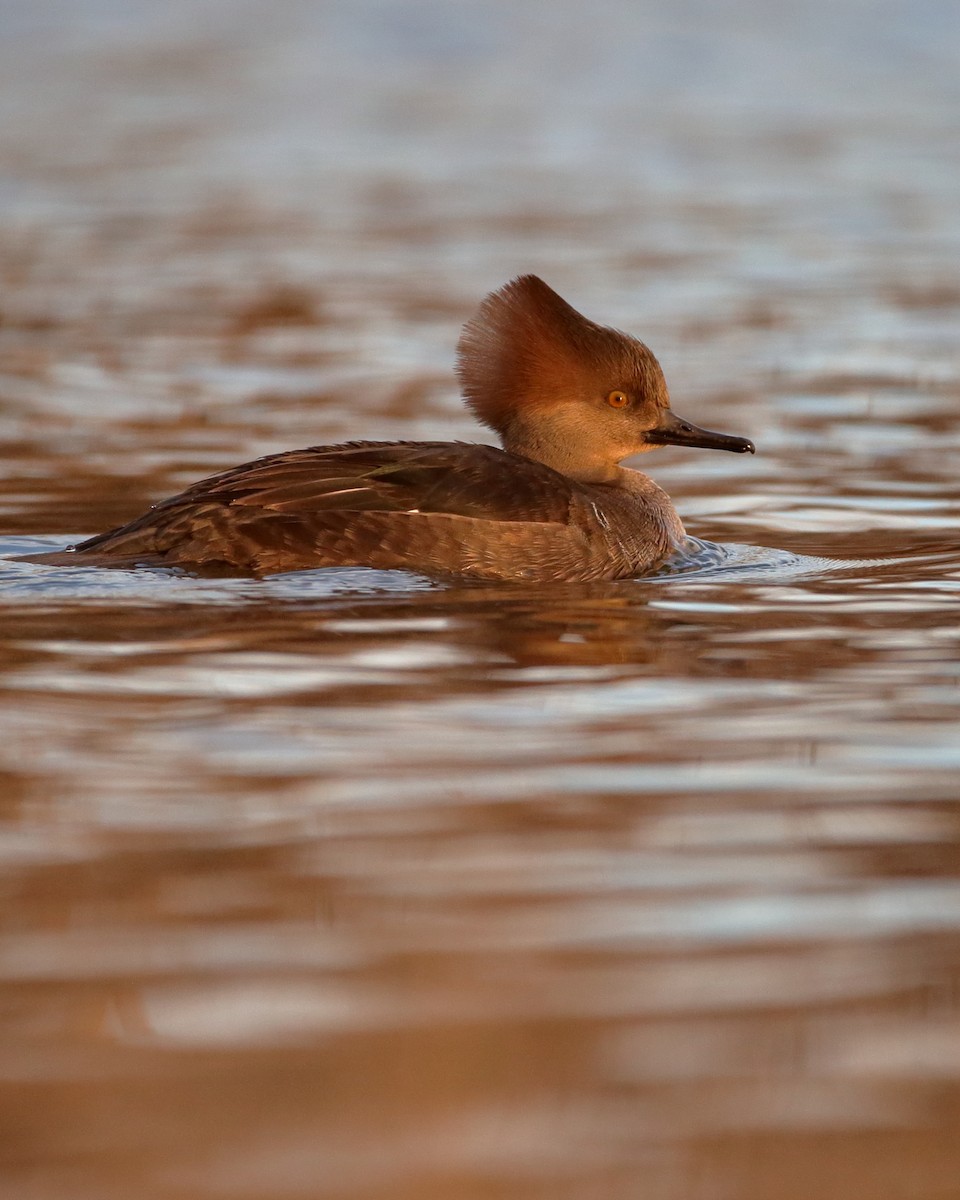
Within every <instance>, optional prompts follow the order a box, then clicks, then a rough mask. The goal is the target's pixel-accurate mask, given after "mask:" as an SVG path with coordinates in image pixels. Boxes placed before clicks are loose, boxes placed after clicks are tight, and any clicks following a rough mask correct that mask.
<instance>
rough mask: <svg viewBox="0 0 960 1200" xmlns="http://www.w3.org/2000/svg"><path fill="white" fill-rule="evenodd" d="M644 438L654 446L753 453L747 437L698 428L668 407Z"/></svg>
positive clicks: (752, 447) (752, 446)
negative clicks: (690, 447)
mask: <svg viewBox="0 0 960 1200" xmlns="http://www.w3.org/2000/svg"><path fill="white" fill-rule="evenodd" d="M646 438H647V441H648V442H650V443H651V444H652V445H654V446H694V447H696V448H697V449H700V450H730V451H732V452H733V453H734V454H747V453H749V454H753V453H755V447H754V444H753V442H751V441H750V439H749V438H742V437H734V435H733V434H732V433H713V432H712V431H711V430H709V429H700V428H699V427H698V426H696V425H691V424H690V422H689V421H684V420H683V419H682V418H680V417H678V416H677V414H676V413H674V412H671V411H670V409H669V408H665V409H663V410H662V412H661V413H660V421H659V423H658V424H657V426H656V427H655V428H654V429H650V430H648V431H647V435H646Z"/></svg>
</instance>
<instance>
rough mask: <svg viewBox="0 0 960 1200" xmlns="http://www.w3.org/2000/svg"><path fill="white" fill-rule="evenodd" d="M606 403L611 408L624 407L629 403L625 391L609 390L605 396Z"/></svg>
mask: <svg viewBox="0 0 960 1200" xmlns="http://www.w3.org/2000/svg"><path fill="white" fill-rule="evenodd" d="M607 403H608V404H609V405H610V407H611V408H626V407H627V405H628V404H629V403H630V397H629V396H628V395H627V393H626V392H611V393H610V395H609V396H608V397H607Z"/></svg>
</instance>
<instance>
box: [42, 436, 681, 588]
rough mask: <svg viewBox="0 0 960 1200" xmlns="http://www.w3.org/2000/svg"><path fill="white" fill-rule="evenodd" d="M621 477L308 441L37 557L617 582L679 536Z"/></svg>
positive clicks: (467, 450) (510, 458)
mask: <svg viewBox="0 0 960 1200" xmlns="http://www.w3.org/2000/svg"><path fill="white" fill-rule="evenodd" d="M622 474H623V476H625V477H628V478H626V479H625V480H622V481H620V480H618V482H617V483H616V484H612V483H598V484H582V483H581V484H578V483H576V482H575V481H573V480H571V479H569V478H568V477H566V476H564V475H561V474H560V473H559V472H557V471H554V470H553V469H552V468H550V467H547V466H544V465H543V464H542V463H537V462H533V461H531V460H530V459H525V458H522V457H520V456H519V455H516V454H511V453H510V452H508V451H505V450H501V449H498V448H497V447H495V446H485V445H468V444H464V443H457V442H351V443H347V444H346V445H342V446H315V447H311V448H309V449H305V450H293V451H288V452H287V453H284V454H274V455H270V456H269V457H267V458H261V459H257V460H256V461H255V462H251V463H246V464H244V465H243V466H239V467H235V468H234V469H233V470H230V471H225V472H223V473H222V474H219V475H214V476H212V477H211V478H209V479H204V480H202V481H201V482H199V483H196V484H194V485H193V486H192V487H190V488H188V489H187V490H186V491H185V492H182V493H181V494H180V495H178V496H174V497H172V498H170V499H168V500H164V501H162V502H161V503H160V504H158V505H155V506H154V507H153V508H152V509H150V510H149V511H148V512H147V513H145V514H144V515H143V516H142V517H140V518H139V519H137V520H135V521H132V522H130V524H128V525H124V526H122V527H121V528H119V529H116V530H113V531H111V532H109V533H105V534H100V535H98V536H97V537H93V538H90V539H88V540H87V541H85V542H82V543H80V544H79V545H78V546H76V547H75V548H74V549H73V550H71V551H65V552H63V553H62V554H58V555H47V556H43V557H44V558H45V560H46V561H47V562H50V561H51V559H54V558H55V559H57V560H58V562H60V563H70V564H71V565H88V566H96V565H103V566H134V565H143V566H160V565H166V566H174V565H179V566H194V567H201V568H212V569H215V570H218V571H223V570H231V569H232V570H236V571H239V572H243V573H253V574H258V575H259V574H264V575H266V574H273V573H276V572H281V571H291V570H306V569H308V568H311V567H330V566H368V567H376V568H379V569H391V568H404V569H406V570H411V571H418V572H422V573H424V574H427V575H454V576H464V577H471V578H476V579H515V580H591V579H616V578H619V577H621V576H628V575H636V574H638V573H642V572H644V571H647V570H650V569H651V568H652V567H654V566H656V565H657V564H658V563H660V562H662V561H663V559H664V558H666V557H667V556H668V555H669V554H670V553H671V551H672V550H673V549H674V548H675V547H676V546H677V545H678V544H679V543H680V542H681V541H682V540H683V537H684V531H683V526H682V524H681V523H680V519H679V517H678V516H677V514H676V511H675V510H674V508H673V505H672V504H671V502H670V499H669V497H668V496H667V494H666V493H665V492H664V491H663V490H662V489H661V488H660V487H658V486H657V484H655V483H654V482H653V480H651V479H649V478H648V477H647V476H646V475H642V474H641V473H640V472H638V471H623V472H622ZM38 557H39V556H38Z"/></svg>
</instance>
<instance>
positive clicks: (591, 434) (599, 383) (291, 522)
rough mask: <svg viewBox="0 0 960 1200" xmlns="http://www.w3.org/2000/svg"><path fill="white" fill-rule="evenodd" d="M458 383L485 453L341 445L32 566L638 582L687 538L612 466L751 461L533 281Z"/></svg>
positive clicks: (615, 333)
mask: <svg viewBox="0 0 960 1200" xmlns="http://www.w3.org/2000/svg"><path fill="white" fill-rule="evenodd" d="M456 374H457V377H458V379H459V383H460V388H461V392H462V395H463V399H464V402H465V403H466V405H467V407H468V408H469V409H470V410H471V412H472V413H473V414H474V416H475V417H476V418H477V419H478V420H479V421H480V422H481V423H482V424H484V425H485V426H487V427H488V428H489V429H491V430H493V431H494V432H495V433H496V434H497V435H498V437H499V440H500V445H499V446H492V445H487V444H482V443H466V442H422V441H352V442H346V443H343V444H340V445H334V446H311V447H308V448H306V449H303V450H289V451H285V452H283V453H279V454H270V455H267V456H266V457H264V458H258V459H256V460H254V461H252V462H248V463H244V464H242V465H241V466H237V467H234V468H232V469H231V470H227V471H222V472H220V473H219V474H216V475H211V476H210V477H208V478H206V479H202V480H200V481H199V482H197V483H194V484H193V485H192V486H190V487H188V488H187V489H186V490H185V491H183V492H180V493H179V494H178V495H175V496H172V497H170V498H169V499H166V500H162V501H161V502H160V503H158V504H155V505H153V506H152V507H151V508H150V509H149V510H148V511H147V512H146V513H144V514H143V515H142V516H139V517H136V518H135V519H134V520H132V521H130V522H128V523H127V524H125V525H121V526H120V527H119V528H116V529H111V530H109V531H108V532H106V533H101V534H98V535H97V536H95V537H91V538H88V539H87V540H86V541H82V542H80V543H78V544H77V545H75V546H71V547H69V548H68V549H67V550H65V551H59V552H54V553H46V554H37V555H32V556H30V557H31V559H32V561H34V562H42V563H46V564H48V565H56V566H65V565H69V566H77V567H79V566H96V567H124V568H131V567H177V568H184V569H187V570H193V571H197V572H201V573H204V572H205V571H212V572H216V573H218V574H224V573H226V574H238V575H248V576H249V575H253V576H266V575H273V574H279V573H283V572H288V571H303V570H309V569H312V568H317V567H346V566H362V567H372V568H377V569H380V570H393V569H400V570H406V571H411V572H415V573H418V574H422V575H426V576H435V577H446V578H459V579H475V580H490V581H495V580H509V581H515V582H522V581H530V582H541V583H542V582H554V581H556V582H589V581H597V580H615V579H622V578H627V577H633V576H640V575H644V574H647V573H649V572H651V571H652V570H654V569H655V568H657V567H658V566H660V565H661V564H663V562H664V561H665V560H666V559H667V558H669V557H670V556H671V555H672V554H674V553H675V552H676V551H678V550H679V549H681V548H682V546H683V545H684V543H685V541H686V533H685V530H684V527H683V523H682V521H681V519H680V516H679V515H678V513H677V511H676V509H675V508H674V505H673V503H672V501H671V500H670V497H669V496H668V495H667V493H666V492H665V491H664V490H663V488H661V487H660V486H659V485H658V484H657V483H655V482H654V481H653V480H652V479H651V478H650V477H649V476H648V475H645V474H643V473H642V472H641V471H638V470H635V469H632V468H629V467H624V466H622V465H621V464H622V462H623V460H624V459H626V458H630V457H632V456H634V455H640V454H646V453H649V452H650V451H652V450H656V449H658V448H659V447H661V446H687V447H695V448H699V449H706V450H726V451H731V452H733V453H738V454H742V453H751V454H752V453H754V450H755V448H754V444H753V442H751V441H750V440H749V439H747V438H744V437H738V436H734V435H732V434H726V433H714V432H712V431H710V430H707V429H701V428H699V427H698V426H696V425H693V424H691V423H690V422H689V421H687V420H685V419H683V418H681V417H679V416H677V415H676V414H675V413H674V412H673V410H672V409H671V407H670V396H669V393H668V390H667V384H666V381H665V379H664V375H663V371H662V370H661V367H660V364H659V362H658V361H657V359H656V358H655V356H654V354H653V352H652V351H651V350H650V349H649V348H648V347H647V346H646V345H645V344H644V343H643V342H642V341H640V340H639V339H638V338H636V337H633V336H631V335H630V334H627V333H623V332H621V331H619V330H617V329H614V328H611V327H609V326H606V325H600V324H597V323H595V322H594V321H591V320H589V319H588V318H587V317H585V316H583V315H582V314H581V313H580V312H578V311H577V310H576V309H575V308H573V307H572V306H571V305H570V304H568V303H567V302H566V301H565V300H564V299H562V297H560V296H559V295H558V294H557V293H556V292H555V291H554V290H553V289H552V288H550V287H549V286H548V285H547V284H546V283H544V282H543V280H542V279H540V278H539V277H538V276H536V275H520V276H518V277H517V278H515V279H512V280H511V281H510V282H509V283H506V284H505V285H503V286H502V287H500V288H498V289H497V290H495V291H493V292H491V293H490V294H489V295H488V296H486V298H485V299H484V300H483V301H482V302H481V303H480V305H479V307H478V308H477V310H476V312H475V313H474V315H473V316H472V317H471V318H470V319H469V320H468V321H467V322H466V324H465V325H464V327H463V331H462V334H461V336H460V340H459V343H458V346H457V358H456Z"/></svg>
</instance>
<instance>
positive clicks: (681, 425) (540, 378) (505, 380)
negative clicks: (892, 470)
mask: <svg viewBox="0 0 960 1200" xmlns="http://www.w3.org/2000/svg"><path fill="white" fill-rule="evenodd" d="M457 376H458V378H459V380H460V385H461V388H462V391H463V396H464V399H465V400H466V403H467V404H468V405H469V407H470V408H471V409H472V410H473V412H474V414H475V415H476V416H477V418H478V419H479V420H480V421H482V422H483V423H484V424H485V425H488V426H489V427H490V428H491V429H494V430H496V432H497V433H498V434H499V435H500V438H501V441H502V443H503V447H504V449H505V450H510V451H512V452H513V453H514V454H520V455H523V457H525V458H530V459H534V460H535V461H537V462H542V463H545V464H546V465H547V466H549V467H553V468H554V470H557V471H560V472H561V473H562V474H564V475H567V476H569V477H571V478H573V479H581V480H584V481H589V482H603V481H604V480H610V479H613V478H615V477H616V475H617V472H618V464H619V463H620V462H621V461H622V460H623V459H624V458H627V457H629V456H630V455H633V454H643V453H645V452H646V451H648V450H655V449H656V448H657V447H658V446H665V445H677V446H697V447H700V448H702V449H705V450H732V451H734V452H736V453H741V454H742V453H744V452H745V451H749V452H750V453H751V454H752V453H753V451H754V447H753V443H752V442H750V441H748V440H747V439H746V438H742V437H733V436H732V435H730V434H726V433H712V432H711V431H710V430H707V429H700V428H698V427H697V426H696V425H693V424H691V423H690V422H689V421H685V420H683V419H682V418H680V417H678V416H677V415H676V414H675V413H673V412H672V411H671V409H670V395H669V393H668V391H667V384H666V381H665V379H664V377H663V371H661V369H660V364H659V363H658V362H657V360H656V358H655V357H654V355H653V353H652V352H651V351H650V350H649V349H648V348H647V347H646V346H645V345H644V344H643V342H641V341H638V339H637V338H634V337H630V336H629V335H628V334H625V333H621V332H620V331H619V330H616V329H610V328H608V327H607V326H605V325H597V324H595V323H594V322H593V321H590V320H588V319H587V318H586V317H584V316H583V315H582V314H581V313H578V312H577V310H576V309H575V308H572V307H571V306H570V305H569V304H567V302H566V301H565V300H563V299H562V298H561V297H560V296H558V295H557V293H556V292H555V291H553V289H552V288H549V287H547V285H546V284H545V283H544V282H543V280H542V279H539V278H538V277H537V276H536V275H521V276H520V277H519V278H517V279H514V280H512V281H511V282H510V283H508V284H506V285H505V286H504V287H502V288H499V289H498V290H497V291H495V292H491V293H490V295H489V296H487V297H486V299H485V300H483V301H482V303H481V304H480V307H479V308H478V309H477V311H476V313H475V314H474V316H473V317H471V319H470V320H469V321H468V322H467V323H466V325H465V326H464V328H463V333H462V335H461V337H460V342H459V345H458V347H457Z"/></svg>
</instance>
